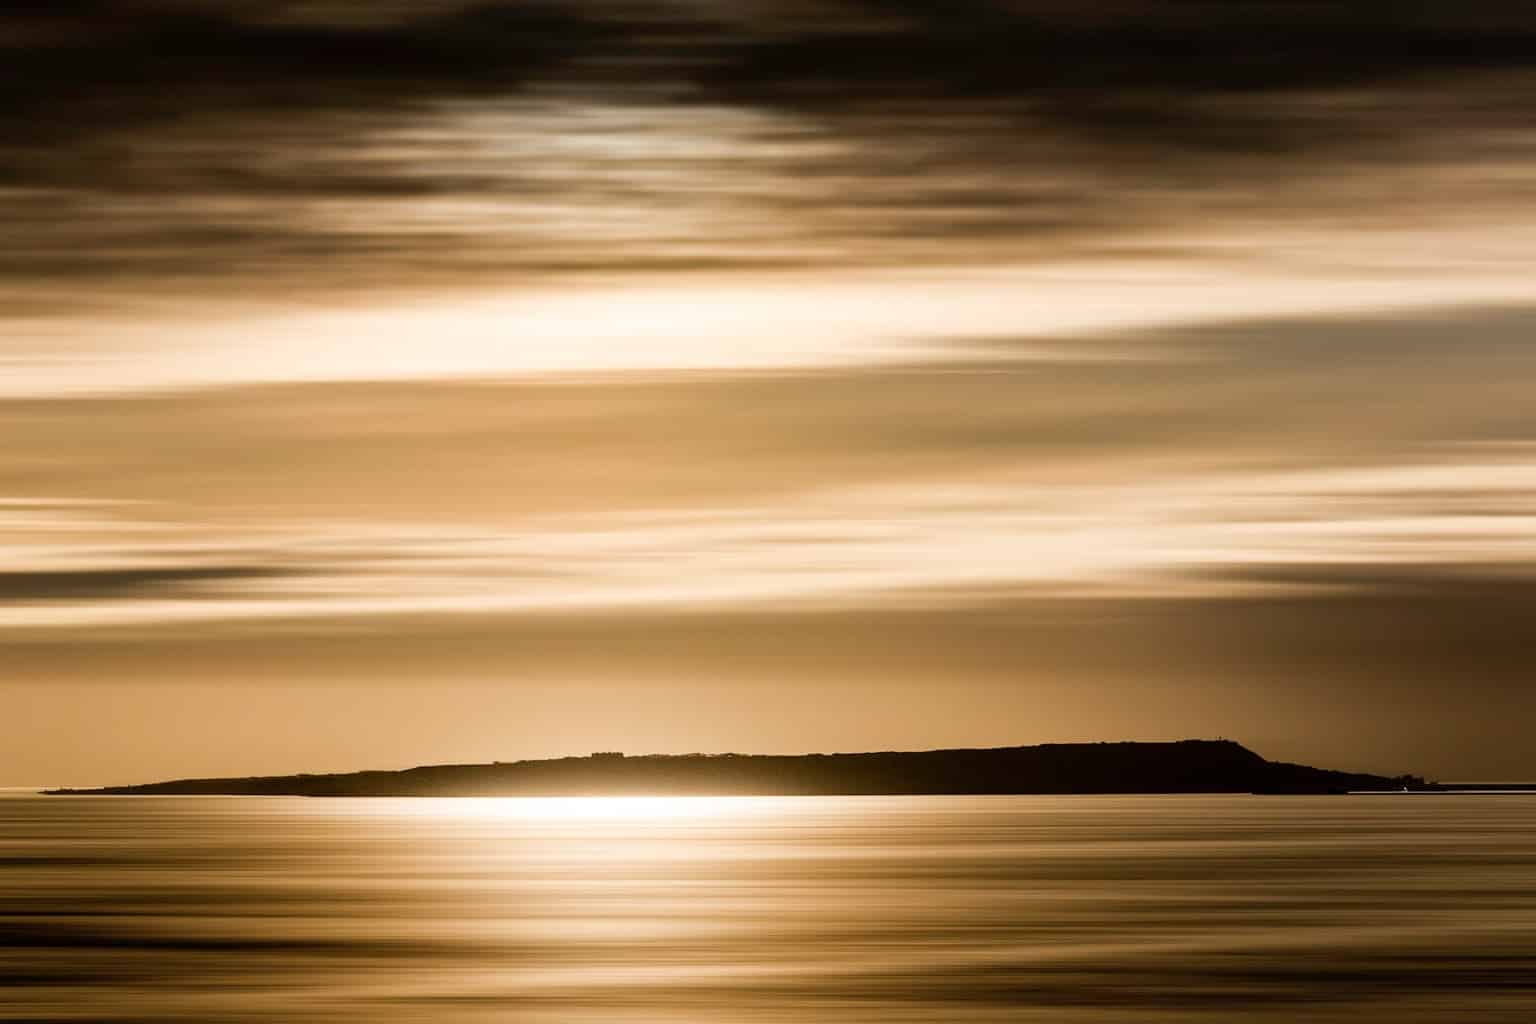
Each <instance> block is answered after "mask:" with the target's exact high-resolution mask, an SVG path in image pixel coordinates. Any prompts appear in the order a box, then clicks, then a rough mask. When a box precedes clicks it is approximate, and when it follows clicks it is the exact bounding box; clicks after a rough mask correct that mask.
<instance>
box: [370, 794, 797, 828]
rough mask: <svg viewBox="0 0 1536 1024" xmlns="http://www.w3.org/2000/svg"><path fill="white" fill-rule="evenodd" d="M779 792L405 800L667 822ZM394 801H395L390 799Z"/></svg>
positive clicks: (744, 813) (442, 811) (530, 814)
mask: <svg viewBox="0 0 1536 1024" xmlns="http://www.w3.org/2000/svg"><path fill="white" fill-rule="evenodd" d="M780 799H782V798H778V797H740V796H549V797H457V798H453V799H439V800H407V801H403V803H404V806H405V807H406V808H407V809H408V810H409V811H410V813H411V814H412V815H419V816H422V817H432V818H455V819H473V820H481V821H487V820H489V821H528V822H540V821H580V822H592V823H601V822H612V821H633V822H651V821H654V822H670V821H700V820H705V819H719V818H733V819H734V818H741V817H748V816H755V815H759V814H766V813H768V812H769V811H771V810H772V808H773V806H774V805H775V803H776V802H778V801H779V800H780ZM392 803H393V801H392Z"/></svg>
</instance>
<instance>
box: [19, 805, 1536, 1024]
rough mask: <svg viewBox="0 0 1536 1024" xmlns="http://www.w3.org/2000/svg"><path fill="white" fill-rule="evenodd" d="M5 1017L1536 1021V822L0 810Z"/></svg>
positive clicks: (901, 811) (1436, 816)
mask: <svg viewBox="0 0 1536 1024" xmlns="http://www.w3.org/2000/svg"><path fill="white" fill-rule="evenodd" d="M0 824H3V831H0V836H3V838H0V882H3V885H0V940H3V941H0V947H3V951H0V985H5V986H6V995H5V998H4V999H0V1020H6V1021H64V1020H92V1021H98V1020H100V1021H107V1020H118V1021H128V1020H133V1021H145V1020H155V1021H215V1022H224V1021H230V1022H234V1021H241V1022H244V1021H256V1020H281V1021H311V1020H316V1021H331V1020H335V1021H340V1020H353V1021H355V1020H369V1021H391V1022H392V1021H482V1020H485V1021H490V1020H497V1021H503V1020H517V1021H534V1022H545V1021H548V1022H552V1024H553V1022H561V1024H567V1022H572V1024H582V1022H594V1024H595V1022H603V1024H607V1022H641V1021H644V1022H700V1024H703V1022H721V1021H763V1022H768V1021H773V1022H811V1021H824V1020H834V1019H835V1020H839V1021H843V1020H853V1021H869V1022H875V1021H935V1022H937V1021H946V1022H947V1021H1003V1020H1008V1021H1017V1020H1039V1021H1063V1020H1065V1021H1091V1022H1095V1024H1100V1022H1124V1024H1141V1022H1149V1021H1174V1020H1181V1021H1182V1020H1190V1019H1195V1018H1201V1019H1211V1020H1234V1019H1242V1020H1275V1021H1285V1020H1300V1019H1305V1020H1308V1021H1315V1020H1324V1021H1332V1020H1337V1021H1343V1020H1346V1019H1347V1020H1357V1021H1358V1020H1371V1021H1375V1020H1380V1021H1389V1020H1390V1021H1447V1022H1449V1021H1458V1022H1460V1021H1468V1020H1476V1021H1510V1022H1514V1021H1522V1022H1524V1021H1529V1020H1531V1019H1533V1018H1536V888H1533V887H1532V886H1531V885H1530V878H1531V877H1532V873H1531V872H1532V868H1533V867H1536V801H1528V800H1525V799H1523V798H1500V797H1486V798H1481V797H1459V798H1456V797H1450V798H1440V797H1429V798H1408V799H1394V798H1390V797H1389V798H1259V797H1167V798H1162V797H1139V798H1119V797H1089V798H1072V797H978V798H965V797H936V798H881V797H855V798H837V797H833V798H772V797H748V798H708V797H693V798H665V797H660V798H648V797H640V798H617V799H610V798H599V799H579V798H571V799H551V800H540V799H506V800H503V799H467V800H351V801H339V800H338V801H330V800H303V799H220V798H162V799H154V798H149V799H130V798H105V799H97V798H73V799H68V800H65V799H47V798H36V797H22V798H18V797H9V798H0Z"/></svg>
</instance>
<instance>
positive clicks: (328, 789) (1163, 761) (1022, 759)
mask: <svg viewBox="0 0 1536 1024" xmlns="http://www.w3.org/2000/svg"><path fill="white" fill-rule="evenodd" d="M1404 787H1408V788H1409V789H1411V790H1418V791H1437V790H1435V789H1434V788H1433V784H1430V783H1426V782H1425V781H1424V780H1423V779H1422V778H1419V777H1417V776H1411V775H1399V776H1390V777H1389V776H1384V775H1372V774H1368V773H1359V772H1340V771H1330V770H1327V769H1322V768H1312V767H1308V766H1306V765H1296V764H1287V763H1284V762H1275V761H1268V760H1265V759H1264V758H1263V757H1261V756H1259V755H1258V754H1256V753H1254V752H1253V751H1251V750H1249V749H1248V748H1246V747H1244V746H1242V745H1241V744H1239V743H1236V742H1233V741H1231V740H1179V741H1176V742H1171V743H1133V742H1118V743H1060V744H1043V745H1039V746H1020V747H993V748H984V749H955V750H927V751H881V752H870V753H846V754H800V755H769V754H710V755H706V754H693V755H666V754H650V755H641V756H626V755H625V754H623V753H620V752H617V751H605V752H599V753H595V754H592V755H590V756H588V757H568V758H558V759H552V760H542V761H512V762H492V763H490V764H461V765H431V766H423V767H419V768H408V769H405V770H402V771H361V772H350V773H337V774H327V775H310V774H299V775H281V776H259V777H248V778H211V779H178V780H171V781H166V782H155V783H148V784H143V785H131V786H106V787H98V788H93V789H54V790H46V791H45V793H46V794H47V795H53V796H86V795H91V796H152V795H166V796H177V795H182V796H188V795H198V796H319V797H368V796H389V797H399V796H918V795H953V796H962V795H964V796H980V795H988V794H998V795H1003V794H1012V795H1051V794H1062V795H1074V794H1080V795H1090V794H1095V795H1135V794H1173V793H1262V794H1302V795H1307V794H1325V793H1326V794H1340V795H1342V794H1347V793H1351V792H1365V791H1375V792H1382V791H1401V790H1402V789H1403V788H1404Z"/></svg>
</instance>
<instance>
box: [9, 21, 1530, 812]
mask: <svg viewBox="0 0 1536 1024" xmlns="http://www.w3.org/2000/svg"><path fill="white" fill-rule="evenodd" d="M4 20H5V24H4V25H3V26H0V28H3V31H0V50H3V51H4V52H3V53H0V59H4V60H5V61H6V62H7V64H8V65H10V66H12V67H14V68H19V69H20V70H21V72H22V73H21V74H17V75H12V76H8V80H7V82H6V83H5V84H4V85H3V86H0V217H3V219H4V222H5V223H6V225H7V230H6V233H5V237H4V239H3V240H0V438H3V439H4V440H5V443H4V444H3V445H0V552H3V558H0V702H3V706H4V708H5V713H4V714H0V785H29V784H39V785H45V784H46V785H88V784H110V783H129V782H140V781H151V780H154V779H160V778H167V777H180V776H192V775H203V776H206V775H241V774H255V773H269V774H276V773H285V772H298V771H335V770H351V769H358V768H390V767H405V766H409V765H414V764H423V763H438V762H469V761H488V760H515V759H520V758H526V757H546V756H562V755H567V754H585V753H587V752H588V751H591V750H626V751H629V752H631V753H647V752H671V753H682V752H690V751H710V752H718V751H727V750H731V751H741V752H804V751H834V750H870V749H921V748H931V747H945V746H1002V745H1012V744H1024V743H1040V742H1063V741H1088V740H1118V739H1143V740H1164V739H1178V738H1185V737H1217V736H1222V737H1227V738H1232V739H1237V740H1239V741H1240V742H1243V743H1245V744H1247V745H1249V746H1250V747H1252V748H1254V749H1255V750H1257V751H1259V752H1260V753H1263V754H1265V755H1266V756H1269V757H1272V758H1276V759H1282V760H1293V761H1301V762H1306V763H1312V764H1316V765H1320V766H1323V767H1330V768H1341V769H1354V770H1369V771H1379V772H1382V773H1387V774H1398V773H1404V772H1413V773H1416V774H1423V775H1426V776H1429V777H1432V778H1440V779H1444V780H1485V781H1494V780H1509V779H1532V778H1536V752H1533V748H1532V747H1531V746H1530V744H1529V742H1528V736H1527V733H1528V726H1529V724H1530V723H1531V722H1532V721H1533V720H1536V688H1532V687H1531V686H1529V685H1528V682H1529V680H1530V679H1531V678H1532V675H1533V670H1536V648H1533V646H1532V644H1531V643H1530V641H1529V633H1530V609H1531V608H1532V607H1536V603H1533V598H1536V431H1533V429H1532V427H1531V418H1530V394H1531V391H1532V382H1533V379H1536V347H1533V345H1532V342H1531V339H1532V329H1533V327H1536V302H1533V295H1536V292H1533V290H1532V288H1531V285H1530V274H1529V267H1530V266H1531V261H1532V258H1533V257H1536V219H1533V218H1532V217H1531V215H1530V213H1529V210H1530V208H1531V199H1532V197H1533V194H1536V130H1533V129H1532V128H1531V126H1530V123H1529V118H1528V111H1529V109H1530V103H1531V101H1532V100H1533V99H1536V68H1532V66H1531V64H1532V55H1533V54H1536V14H1532V13H1531V12H1530V11H1529V8H1528V5H1524V4H1516V3H1502V2H1495V0H1460V2H1456V3H1451V2H1448V0H1444V2H1442V0H1430V2H1426V3H1419V4H1413V5H1405V4H1401V3H1387V2H1384V0H1380V2H1378V0H1355V2H1330V3H1313V2H1302V0H1295V2H1281V0H1272V2H1271V0H1259V2H1254V3H1245V4H1231V3H1214V2H1205V0H1161V2H1152V0H1115V2H1106V3H1099V4H1093V5H1083V4H1066V3H1058V2H1054V0H1016V2H1009V0H965V2H955V0H947V2H939V0H886V2H883V3H875V2H873V0H870V2H858V0H849V2H846V3H843V2H833V0H738V2H727V0H719V2H711V3H705V2H702V0H655V2H647V0H611V2H604V0H586V2H578V0H550V2H547V3H518V4H511V3H497V2H489V3H465V2H461V0H392V2H368V3H364V2H361V0H358V2H346V0H332V2H319V0H316V2H287V3H273V2H261V3H256V2H254V0H253V2H243V0H182V2H173V0H163V2H160V0H69V2H61V0H52V2H49V3H41V2H40V3H37V4H30V5H29V4H13V5H10V7H9V8H8V13H7V14H6V15H4Z"/></svg>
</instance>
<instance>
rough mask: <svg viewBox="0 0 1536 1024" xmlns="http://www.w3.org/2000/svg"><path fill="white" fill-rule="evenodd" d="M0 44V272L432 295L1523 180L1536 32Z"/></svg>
mask: <svg viewBox="0 0 1536 1024" xmlns="http://www.w3.org/2000/svg"><path fill="white" fill-rule="evenodd" d="M0 40H3V41H0V59H3V60H4V61H5V64H6V66H7V74H6V76H5V77H4V80H3V83H0V138H3V140H4V141H3V142H0V212H3V214H4V216H5V219H6V221H7V223H8V224H10V225H12V230H11V232H10V245H9V246H7V247H6V248H5V249H4V250H3V251H0V274H3V275H5V276H7V277H9V278H12V279H15V278H17V277H20V278H46V277H51V276H60V275H63V276H66V277H73V276H77V275H80V274H93V275H96V276H98V277H102V278H103V279H105V277H104V276H103V275H116V276H121V275H123V274H125V273H126V274H130V275H138V276H140V277H171V276H175V275H178V274H181V275H187V274H189V275H192V276H194V277H196V276H201V275H206V274H207V273H209V272H210V271H220V272H227V271H236V272H238V271H248V272H259V273H261V274H266V275H271V274H274V273H279V272H292V271H294V270H295V269H297V270H298V271H299V275H298V276H301V277H302V276H305V275H306V274H307V273H308V271H307V270H306V269H305V268H311V267H314V266H315V265H317V263H318V262H319V261H321V260H325V261H326V275H327V276H328V277H334V276H336V275H338V274H342V273H344V272H353V271H355V272H356V273H359V274H366V273H368V268H370V267H372V268H380V267H382V268H386V269H389V270H390V272H391V273H394V274H396V276H398V275H399V274H402V273H403V274H419V273H422V272H424V271H425V270H428V269H432V268H436V269H437V270H439V271H441V272H443V273H446V274H448V275H450V276H451V275H454V274H462V273H465V272H467V271H469V270H472V269H474V268H476V267H483V266H488V267H492V268H504V267H507V266H516V267H520V268H525V269H526V268H531V267H547V268H555V269H559V268H562V267H568V266H579V267H590V266H594V265H606V266H613V267H631V266H636V265H649V266H653V267H668V266H690V267H692V266H698V265H701V264H711V265H720V264H732V265H740V264H743V263H764V262H766V263H799V262H806V261H811V260H827V259H831V260H841V261H848V260H864V261H867V260H871V259H877V260H878V259H886V260H896V261H901V260H908V259H912V258H914V257H921V256H932V255H934V253H935V252H937V253H939V254H940V255H941V256H943V257H944V258H951V257H950V255H949V254H950V253H952V251H953V249H954V244H955V243H956V242H957V241H959V242H962V243H963V244H964V245H965V246H967V247H968V250H969V251H970V252H973V253H975V252H978V251H979V252H980V253H981V255H982V256H983V257H987V256H990V255H995V254H996V253H997V252H999V251H1000V250H1003V249H1009V248H1010V247H1013V248H1017V244H1018V243H1019V242H1020V241H1021V240H1022V241H1023V242H1024V243H1025V244H1034V243H1041V242H1043V244H1047V245H1052V244H1060V242H1061V240H1062V239H1064V238H1080V237H1089V238H1094V237H1102V236H1104V235H1106V234H1113V233H1115V232H1120V231H1125V230H1127V229H1134V228H1137V227H1139V226H1142V225H1145V224H1149V223H1164V222H1168V221H1174V222H1177V221H1180V220H1182V219H1184V218H1187V217H1188V216H1189V212H1188V207H1189V206H1190V205H1191V204H1192V203H1199V204H1201V206H1202V209H1201V216H1202V217H1212V216H1222V215H1224V214H1230V213H1233V212H1236V213H1239V214H1241V213H1249V214H1251V213H1253V212H1254V211H1260V212H1267V213H1269V214H1275V213H1279V214H1281V215H1284V214H1285V213H1286V211H1287V210H1288V209H1289V206H1290V205H1292V204H1294V203H1297V202H1301V201H1302V199H1301V198H1299V197H1298V196H1297V195H1296V192H1295V189H1294V188H1289V187H1287V186H1286V185H1285V183H1283V182H1277V181H1274V180H1273V179H1274V177H1275V173H1276V166H1275V164H1274V161H1275V160H1277V159H1280V160H1284V161H1286V164H1285V166H1286V173H1287V174H1288V175H1290V176H1292V177H1295V176H1297V175H1300V176H1301V177H1302V178H1303V179H1304V178H1306V177H1308V176H1309V175H1310V176H1312V177H1316V176H1318V175H1321V174H1326V173H1327V171H1328V169H1329V168H1330V167H1334V168H1337V167H1338V166H1339V164H1338V161H1340V160H1342V161H1344V166H1352V162H1362V161H1363V162H1365V163H1367V164H1369V163H1372V162H1382V161H1395V162H1399V163H1401V162H1413V161H1415V160H1427V161H1429V162H1431V163H1433V162H1435V161H1437V160H1445V159H1449V160H1452V161H1455V160H1462V159H1477V158H1478V157H1479V156H1480V154H1482V153H1483V152H1484V150H1485V149H1486V148H1487V147H1488V146H1492V145H1495V144H1496V145H1497V146H1498V147H1500V150H1499V153H1498V154H1497V155H1498V156H1499V157H1500V158H1501V159H1513V160H1517V161H1518V160H1525V159H1527V157H1528V154H1524V150H1523V149H1521V148H1520V147H1521V145H1523V144H1522V143H1520V142H1519V139H1518V138H1517V136H1516V135H1513V134H1511V132H1510V131H1509V130H1508V129H1510V128H1511V127H1512V126H1515V125H1517V124H1518V123H1519V120H1520V118H1521V117H1522V116H1523V111H1524V110H1525V109H1527V104H1526V100H1527V99H1528V96H1529V91H1530V90H1529V89H1528V88H1527V86H1526V85H1525V84H1524V82H1525V79H1524V78H1523V75H1524V74H1525V72H1526V71H1527V69H1528V65H1529V64H1530V62H1531V58H1532V54H1533V53H1536V14H1533V13H1531V12H1530V10H1529V8H1528V7H1527V6H1526V5H1520V4H1513V3H1498V2H1493V0H1483V2H1480V3H1476V2H1474V3H1452V2H1449V0H1436V2H1431V3H1421V4H1412V5H1405V4H1400V3H1389V2H1385V0H1355V2H1349V3H1304V2H1278V0H1275V2H1256V3H1242V4H1232V3H1227V4H1218V3H1210V2H1205V0H1187V2H1164V3H1157V2H1152V0H1127V2H1120V3H1113V4H1095V5H1090V6H1088V7H1086V8H1085V7H1084V5H1069V4H1064V3H1057V2H1051V0H1028V2H1026V0H1016V2H1006V0H964V2H940V0H886V2H880V3H876V2H847V0H843V2H838V0H758V2H752V3H740V4H735V5H729V6H720V5H705V4H699V3H691V2H686V0H671V2H669V0H587V2H579V0H539V2H530V3H516V4H513V3H466V2H462V0H414V2H407V0H400V2H394V3H361V2H290V3H256V2H243V0H70V2H61V3H48V4H43V3H32V4H22V5H16V4H12V5H9V6H8V8H7V13H6V14H5V15H4V16H3V24H0ZM1490 139H1493V140H1495V141H1493V142H1490V141H1489V140H1490ZM1393 146H1395V147H1397V148H1392V147H1393ZM1384 147H1385V148H1384ZM1405 147H1406V148H1405ZM1426 149H1427V150H1432V151H1433V152H1430V153H1429V154H1428V155H1426V153H1425V152H1424V150H1426ZM1447 151H1448V152H1449V155H1447ZM1486 191H1487V190H1486V188H1485V189H1484V190H1483V192H1486ZM1345 192H1346V193H1347V194H1345V195H1342V196H1336V197H1333V198H1332V199H1331V200H1330V198H1329V196H1328V195H1324V196H1323V197H1322V199H1321V200H1319V201H1321V202H1324V203H1326V202H1329V201H1334V202H1338V203H1340V204H1341V205H1343V206H1346V207H1357V206H1358V201H1359V200H1360V198H1361V197H1360V195H1358V194H1357V192H1355V191H1351V190H1350V189H1345ZM1479 196H1481V197H1482V198H1484V199H1486V198H1487V196H1486V195H1484V194H1483V193H1482V192H1480V193H1479ZM1453 198H1454V196H1452V197H1450V198H1447V193H1446V191H1445V190H1443V189H1438V190H1435V192H1434V201H1435V202H1447V201H1450V199H1453ZM1420 201H1422V200H1420ZM455 203H460V204H461V205H459V206H456V205H455ZM1393 209H1395V208H1393ZM1400 212H1401V211H1398V213H1399V214H1400ZM1383 215H1385V216H1391V215H1393V214H1392V213H1391V212H1388V213H1386V214H1383Z"/></svg>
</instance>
